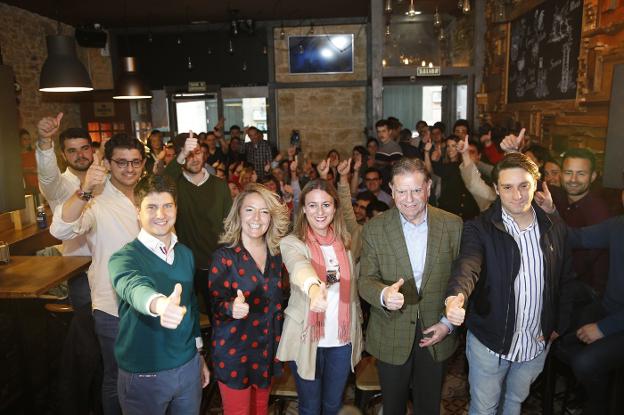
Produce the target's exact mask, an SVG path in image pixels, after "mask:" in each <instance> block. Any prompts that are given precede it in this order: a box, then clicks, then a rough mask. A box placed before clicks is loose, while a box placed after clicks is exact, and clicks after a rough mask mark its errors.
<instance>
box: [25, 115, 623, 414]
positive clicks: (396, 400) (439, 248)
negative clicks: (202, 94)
mask: <svg viewBox="0 0 624 415" xmlns="http://www.w3.org/2000/svg"><path fill="white" fill-rule="evenodd" d="M61 122H62V114H59V115H57V116H56V117H46V118H44V119H42V120H41V121H40V122H39V124H38V139H37V142H36V145H35V152H36V159H37V172H38V181H39V187H40V189H41V192H42V194H43V195H44V196H45V197H46V199H47V201H48V203H49V205H50V207H51V208H52V209H53V211H54V218H53V221H52V225H51V228H50V231H51V233H52V235H54V236H55V237H56V238H58V239H60V240H62V241H63V255H70V256H71V255H90V256H91V257H92V263H91V266H90V268H89V270H88V272H87V273H86V275H83V276H81V277H78V278H74V279H73V280H72V282H71V285H70V290H71V294H70V295H71V300H72V304H73V306H74V309H75V310H76V312H77V313H80V312H84V313H87V314H89V315H92V317H93V334H94V336H97V339H98V343H99V346H100V353H101V357H102V362H103V369H104V370H103V381H102V406H103V409H104V413H105V414H107V415H108V414H120V413H124V414H165V413H170V414H193V413H198V412H199V405H200V401H201V390H202V387H205V386H206V385H207V384H208V382H209V379H210V377H211V376H212V378H213V379H215V380H216V381H217V382H218V387H219V391H220V394H221V398H222V402H223V409H224V412H225V414H226V415H229V414H249V413H253V414H265V413H267V411H268V406H269V394H270V388H271V382H272V379H274V377H276V376H279V375H280V374H281V373H282V370H283V366H282V364H288V365H289V367H290V370H291V372H292V374H293V376H294V377H295V381H296V387H297V391H298V400H299V413H301V414H321V413H323V414H337V413H338V412H339V411H340V410H341V407H342V402H343V398H342V396H343V391H344V389H345V385H346V383H347V380H348V377H349V374H350V373H351V372H352V371H353V370H354V368H355V366H356V365H357V364H358V362H359V360H360V358H361V356H362V354H363V353H369V354H371V355H372V356H374V357H375V358H376V359H377V365H378V370H379V378H380V384H381V389H382V394H383V410H384V414H388V415H393V414H397V415H398V414H405V413H406V411H407V409H406V408H407V405H408V400H410V399H411V401H412V408H413V409H412V410H413V413H426V414H430V413H431V414H435V413H439V411H440V403H441V391H442V381H443V379H444V375H445V369H446V366H445V361H446V360H447V359H448V358H449V357H450V356H452V355H453V353H454V352H455V350H456V348H457V344H458V342H459V341H463V335H462V333H463V328H462V326H463V325H464V323H465V327H466V329H467V335H466V355H467V358H468V363H469V383H470V395H471V402H470V413H471V414H492V413H496V411H497V409H498V410H499V411H501V412H502V413H504V414H519V413H520V408H521V405H522V402H523V401H524V400H525V399H526V398H527V396H528V394H529V390H530V386H531V383H532V382H533V381H534V380H535V378H536V377H537V376H538V375H539V374H540V373H541V372H542V369H543V367H544V362H545V360H546V357H547V355H548V353H557V354H558V356H560V358H561V359H563V360H564V361H566V362H568V363H569V364H570V365H571V367H572V369H573V370H574V373H575V374H576V376H577V378H578V380H579V381H580V382H581V383H582V384H583V385H584V386H585V390H586V406H585V411H586V412H585V413H588V414H594V413H601V414H602V413H608V412H607V406H606V405H607V403H608V400H607V394H608V391H609V388H608V387H607V385H608V382H609V374H610V373H611V372H612V371H613V370H614V369H616V368H617V367H619V366H622V365H623V364H624V358H623V357H622V356H623V355H622V354H620V353H618V349H619V348H620V347H623V346H624V300H623V299H624V279H623V278H622V277H623V276H624V256H622V255H618V253H620V252H621V249H622V246H624V216H622V215H620V216H615V217H611V215H612V213H611V211H610V209H609V206H608V205H607V203H606V201H605V200H604V199H602V198H601V196H600V195H599V193H597V192H595V191H593V190H592V183H594V182H595V180H596V178H597V174H598V173H597V167H596V159H595V156H594V155H593V153H592V152H591V151H589V150H587V149H571V150H569V151H566V152H565V153H564V154H563V156H562V157H561V158H555V157H552V156H551V155H550V152H549V151H548V150H547V149H546V148H544V147H541V146H540V145H539V144H537V143H533V142H532V141H531V139H530V138H529V137H528V135H527V134H525V131H524V129H522V130H521V131H520V132H519V133H518V134H517V135H515V134H513V133H508V132H506V131H504V130H502V129H499V128H493V127H492V126H489V125H484V126H481V127H480V128H479V129H478V131H477V132H476V133H473V132H472V130H471V128H470V124H469V123H468V122H467V121H466V120H458V121H457V122H456V123H455V124H454V125H453V128H452V130H451V131H450V134H447V131H446V126H445V125H444V124H443V123H441V122H438V123H435V124H434V125H432V126H428V125H427V123H426V122H424V121H419V122H418V123H417V124H416V126H415V127H416V130H415V132H414V133H412V132H411V131H410V130H409V129H406V128H403V125H402V124H401V123H400V121H399V120H397V119H396V118H392V117H390V118H388V119H384V120H380V121H378V122H377V123H376V125H375V128H376V133H377V137H376V138H373V137H371V138H369V139H368V141H367V142H366V145H365V146H364V145H358V146H355V147H354V148H353V151H352V153H351V154H349V155H348V157H344V156H345V155H341V154H340V153H339V152H338V151H336V150H331V151H329V152H328V154H327V156H326V157H325V158H324V159H321V160H312V159H310V157H309V156H308V155H307V154H306V153H305V152H304V151H302V149H301V148H300V147H299V146H295V145H292V146H290V147H289V148H288V149H287V151H285V152H278V151H276V149H274V148H273V147H272V146H271V145H270V144H269V141H267V140H265V139H264V136H263V133H262V132H261V131H260V130H258V129H257V128H255V127H247V128H245V129H241V128H239V127H237V126H232V127H230V129H229V131H228V133H227V134H226V133H225V130H224V122H225V120H223V119H221V120H219V122H218V124H217V125H216V126H215V128H214V129H213V131H210V132H208V133H199V134H197V135H196V134H194V133H193V132H189V133H185V134H179V135H177V136H176V137H175V138H174V139H173V140H171V141H170V142H168V143H164V140H163V137H162V134H161V133H160V132H159V131H157V130H154V131H153V132H152V133H151V134H150V136H149V137H148V138H147V139H146V142H145V143H143V142H141V141H140V140H138V139H136V138H134V137H132V136H130V135H127V134H115V135H113V136H112V137H111V138H110V139H109V140H105V142H103V143H101V144H100V146H99V148H97V149H96V148H95V146H94V145H93V143H92V141H91V138H90V136H89V134H88V132H87V131H85V130H83V129H81V128H68V129H65V130H63V131H62V132H60V131H61V130H60V126H61ZM59 132H60V134H59ZM57 134H58V146H59V150H60V153H61V154H62V155H63V158H64V160H65V162H66V164H67V169H66V170H65V172H64V173H61V172H60V169H59V167H58V165H57V161H56V157H55V152H54V147H55V143H54V137H55V136H57ZM226 135H227V136H229V139H228V140H226ZM246 137H248V138H249V140H248V141H246ZM623 202H624V197H623ZM87 282H88V283H87ZM580 293H584V294H586V295H584V296H582V295H580ZM579 298H584V299H587V298H589V300H586V301H585V302H584V303H583V304H582V305H581V304H580V303H579V301H580V300H579ZM81 310H82V311H81ZM362 311H364V313H363V312H362ZM200 312H204V313H207V314H208V315H209V316H210V318H211V322H212V337H211V338H210V339H209V343H208V344H205V343H204V340H205V339H203V338H202V336H201V333H200V327H199V316H200ZM364 339H365V341H364ZM204 356H206V357H207V358H208V360H205V359H204ZM207 361H208V362H209V364H207ZM209 366H210V371H209ZM210 372H211V373H210Z"/></svg>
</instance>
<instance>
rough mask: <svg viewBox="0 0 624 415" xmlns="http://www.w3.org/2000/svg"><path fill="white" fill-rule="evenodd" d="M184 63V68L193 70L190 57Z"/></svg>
mask: <svg viewBox="0 0 624 415" xmlns="http://www.w3.org/2000/svg"><path fill="white" fill-rule="evenodd" d="M186 61H187V63H186V66H187V67H188V68H189V70H190V69H193V61H192V60H191V57H190V56H189V57H187V58H186Z"/></svg>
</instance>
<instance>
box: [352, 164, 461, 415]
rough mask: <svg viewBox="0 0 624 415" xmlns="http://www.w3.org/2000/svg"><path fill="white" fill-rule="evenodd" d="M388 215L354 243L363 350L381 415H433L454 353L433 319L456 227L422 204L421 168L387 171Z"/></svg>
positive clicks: (424, 182) (452, 342)
mask: <svg viewBox="0 0 624 415" xmlns="http://www.w3.org/2000/svg"><path fill="white" fill-rule="evenodd" d="M390 187H391V189H392V197H393V198H394V202H395V204H396V207H395V208H392V209H390V210H388V211H386V212H385V213H384V214H383V215H379V216H377V217H374V218H372V219H371V220H369V221H368V222H367V223H366V225H364V230H363V236H362V256H361V260H360V264H361V269H360V276H359V280H358V290H359V292H360V295H361V296H362V298H363V299H364V300H365V301H366V302H368V303H369V304H370V305H371V308H370V319H369V322H368V327H367V330H366V350H367V351H368V352H369V353H370V354H372V355H373V356H375V357H376V358H377V360H378V362H377V365H378V368H379V380H380V383H381V392H382V393H383V413H384V414H385V415H404V414H405V413H407V399H408V396H409V395H410V388H411V397H412V402H413V413H416V414H438V413H439V412H440V400H441V395H442V380H443V378H444V361H445V360H446V359H448V358H449V357H450V356H451V355H452V354H453V352H454V351H455V347H456V345H457V339H456V338H455V336H454V335H450V333H451V332H452V325H451V324H450V323H449V322H448V321H447V320H446V318H442V319H441V318H440V316H441V315H442V313H443V311H444V289H445V288H446V284H447V281H448V278H449V276H450V275H451V264H452V262H453V259H454V258H455V256H456V255H457V253H458V252H459V245H460V237H461V229H462V221H461V219H460V218H459V217H458V216H455V215H453V214H451V213H448V212H445V211H443V210H440V209H437V208H435V207H433V206H430V205H428V204H427V200H428V199H429V192H430V191H431V178H430V176H429V173H428V171H427V170H426V169H425V165H424V163H423V161H422V160H419V159H409V158H403V159H401V160H399V161H398V162H397V163H395V164H394V165H393V166H392V181H391V185H390Z"/></svg>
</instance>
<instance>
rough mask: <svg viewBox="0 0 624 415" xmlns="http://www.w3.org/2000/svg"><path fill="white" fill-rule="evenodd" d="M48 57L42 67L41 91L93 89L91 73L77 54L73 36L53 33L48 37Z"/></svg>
mask: <svg viewBox="0 0 624 415" xmlns="http://www.w3.org/2000/svg"><path fill="white" fill-rule="evenodd" d="M46 43H47V45H48V58H47V59H46V60H45V62H44V63H43V68H41V76H40V77H39V91H43V92H83V91H92V90H93V85H92V84H91V79H90V78H89V73H88V72H87V70H86V69H85V67H84V65H83V64H82V62H80V60H78V55H76V45H75V43H74V38H73V37H72V36H64V35H51V36H47V37H46Z"/></svg>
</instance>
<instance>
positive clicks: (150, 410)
mask: <svg viewBox="0 0 624 415" xmlns="http://www.w3.org/2000/svg"><path fill="white" fill-rule="evenodd" d="M199 359H201V357H200V356H199V354H196V355H195V357H193V358H192V359H191V360H189V361H188V362H186V363H185V364H183V365H182V366H179V367H177V368H175V369H170V370H163V371H161V372H154V373H129V372H126V371H125V370H123V369H119V377H118V381H117V389H118V391H119V403H120V404H121V407H122V408H123V413H124V415H142V414H146V415H165V414H167V415H194V414H198V413H199V406H200V403H201V395H202V387H201V361H200V360H199Z"/></svg>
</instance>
